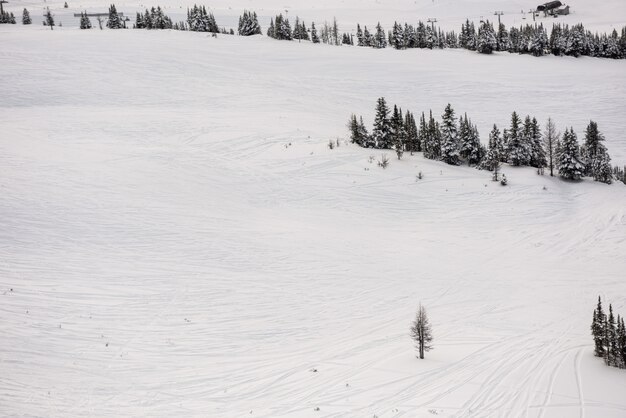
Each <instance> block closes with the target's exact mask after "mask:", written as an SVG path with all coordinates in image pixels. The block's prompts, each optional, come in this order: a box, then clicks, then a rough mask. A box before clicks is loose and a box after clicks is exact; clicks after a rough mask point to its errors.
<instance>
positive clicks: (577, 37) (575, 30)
mask: <svg viewBox="0 0 626 418" xmlns="http://www.w3.org/2000/svg"><path fill="white" fill-rule="evenodd" d="M584 48H585V31H584V28H583V26H582V25H575V26H574V27H572V29H571V30H570V31H569V36H568V38H567V44H566V47H565V54H567V55H571V56H574V57H579V56H581V55H582V54H583V52H584Z"/></svg>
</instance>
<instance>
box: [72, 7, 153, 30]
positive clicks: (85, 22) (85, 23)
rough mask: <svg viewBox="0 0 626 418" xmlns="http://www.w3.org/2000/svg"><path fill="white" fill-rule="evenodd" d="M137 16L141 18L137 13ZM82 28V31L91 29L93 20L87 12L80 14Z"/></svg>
mask: <svg viewBox="0 0 626 418" xmlns="http://www.w3.org/2000/svg"><path fill="white" fill-rule="evenodd" d="M137 16H141V15H140V14H139V13H137ZM80 28H81V29H91V20H89V16H87V12H86V11H85V12H81V13H80Z"/></svg>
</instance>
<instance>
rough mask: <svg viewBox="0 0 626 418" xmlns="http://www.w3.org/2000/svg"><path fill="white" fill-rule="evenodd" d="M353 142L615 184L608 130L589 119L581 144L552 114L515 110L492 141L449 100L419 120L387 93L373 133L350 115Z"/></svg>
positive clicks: (494, 168) (455, 162) (457, 161)
mask: <svg viewBox="0 0 626 418" xmlns="http://www.w3.org/2000/svg"><path fill="white" fill-rule="evenodd" d="M348 129H349V133H350V140H351V142H353V143H355V144H357V145H359V146H361V147H364V148H376V149H391V150H394V151H395V152H396V154H397V157H398V159H401V158H402V156H403V154H404V153H405V152H410V153H411V154H412V153H414V152H422V153H423V155H424V157H425V158H428V159H431V160H439V161H443V162H445V163H447V164H450V165H459V164H467V165H469V166H474V167H476V168H478V169H482V170H489V171H494V172H495V173H496V179H497V173H498V171H499V169H500V167H501V164H503V163H507V164H510V165H512V166H530V167H535V168H536V169H537V173H538V174H544V171H545V170H549V173H550V175H551V176H554V175H555V173H556V174H558V175H559V176H561V177H563V178H565V179H568V180H579V179H581V178H582V177H584V176H589V177H593V179H594V180H595V181H599V182H602V183H607V184H610V183H611V182H612V181H613V180H614V179H615V178H618V179H619V180H622V181H623V170H622V171H621V173H622V174H621V176H622V177H621V178H619V177H617V176H616V174H618V173H619V172H620V170H619V169H618V168H613V167H612V166H611V158H610V156H609V153H608V150H607V148H606V146H605V145H604V141H605V138H604V135H603V134H602V133H601V132H600V131H599V129H598V124H597V123H596V122H594V121H590V122H589V125H588V126H587V129H586V131H585V136H584V141H583V144H582V145H581V146H579V144H578V138H577V135H576V133H575V132H574V129H573V128H571V127H569V128H566V129H565V130H564V132H563V134H562V135H561V134H560V133H559V132H558V131H557V128H556V125H555V123H554V121H553V120H552V119H551V118H549V119H548V121H547V123H546V125H545V128H544V129H542V128H541V126H540V125H539V122H538V121H537V118H535V117H531V116H526V117H525V118H524V119H523V120H522V118H521V117H520V116H519V115H518V114H517V112H513V113H512V114H511V121H510V125H509V127H508V128H506V129H504V130H503V131H501V130H500V129H499V128H498V126H497V125H495V124H494V125H493V128H492V130H491V132H490V133H489V141H488V146H484V145H483V144H482V143H481V140H480V134H479V132H478V128H477V127H476V125H474V124H473V123H472V120H471V119H470V118H469V117H468V116H467V114H463V115H461V116H460V117H458V118H457V116H456V114H455V111H454V109H453V108H452V106H451V105H450V104H448V105H447V106H446V108H445V109H444V112H443V114H442V116H441V119H440V120H437V119H436V118H435V117H434V116H433V112H432V110H431V111H429V113H428V116H427V115H426V114H425V113H424V112H422V114H421V116H420V118H419V123H417V122H416V119H415V116H414V115H413V113H411V112H410V111H407V112H404V114H403V111H402V109H401V108H400V107H398V106H397V105H394V106H393V110H391V108H390V106H389V105H388V104H387V101H386V100H385V98H384V97H381V98H379V99H378V100H377V102H376V112H375V118H374V125H373V128H372V132H371V134H370V133H369V131H368V129H367V127H366V126H365V123H364V122H363V117H357V116H356V115H355V114H353V115H351V117H350V120H349V122H348Z"/></svg>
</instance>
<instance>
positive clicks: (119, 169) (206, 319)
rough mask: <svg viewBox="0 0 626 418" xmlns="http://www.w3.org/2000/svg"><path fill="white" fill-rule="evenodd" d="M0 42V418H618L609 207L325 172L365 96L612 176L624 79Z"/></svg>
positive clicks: (587, 198)
mask: <svg viewBox="0 0 626 418" xmlns="http://www.w3.org/2000/svg"><path fill="white" fill-rule="evenodd" d="M0 31H1V32H0V33H1V34H2V36H3V37H4V38H6V39H7V42H6V43H5V47H4V49H3V52H2V55H0V64H2V65H1V66H0V76H2V77H1V78H2V80H3V84H2V85H1V86H0V97H2V100H1V101H0V107H1V108H2V110H4V112H3V113H4V114H5V115H10V118H5V119H4V120H3V121H2V123H1V124H2V132H3V133H2V136H1V138H0V332H1V333H2V338H1V339H0V415H3V416H24V415H25V416H52V417H54V416H59V417H61V416H63V417H65V416H138V415H142V416H180V415H185V416H220V417H227V416H233V417H240V416H255V417H276V416H313V417H320V416H324V417H352V416H370V417H371V416H374V415H377V416H379V417H415V416H417V417H430V416H434V415H435V414H437V416H450V417H487V416H489V417H492V416H498V417H547V418H549V417H559V416H581V417H585V418H590V417H620V416H624V415H625V414H626V400H624V399H623V388H624V387H625V386H626V374H624V373H623V371H618V370H613V369H609V368H607V367H605V366H604V365H603V364H602V362H601V361H600V360H599V359H596V358H594V357H593V354H592V350H591V348H590V347H591V345H592V344H591V338H590V336H589V322H590V312H591V310H592V309H593V306H594V303H595V300H596V297H597V295H598V294H600V295H602V297H603V298H604V299H605V300H608V301H610V302H611V303H613V306H614V308H615V311H616V312H621V313H626V298H625V296H624V295H626V292H625V290H626V287H625V286H626V284H625V283H624V271H626V261H625V259H624V257H623V254H624V250H625V249H626V240H625V238H624V237H625V236H626V222H625V221H624V220H625V219H626V218H625V216H626V211H625V209H624V208H626V188H625V187H623V186H622V185H618V184H615V185H612V186H606V185H601V184H597V183H593V182H591V181H589V180H586V181H584V182H583V183H580V184H571V183H567V182H563V181H561V180H559V179H557V178H550V177H549V176H543V177H539V176H537V175H536V174H535V173H534V171H533V170H532V169H529V168H511V167H506V168H505V170H504V171H505V172H506V174H507V177H508V178H509V180H510V185H509V186H507V187H501V186H499V185H498V184H494V183H492V182H491V181H489V177H490V174H489V173H486V172H481V171H478V170H475V169H471V168H467V167H450V166H446V165H443V164H440V163H437V162H432V161H427V160H424V159H423V158H422V157H421V155H414V156H409V155H407V156H406V157H405V158H404V159H403V160H402V161H397V160H395V159H393V160H392V162H391V165H390V167H389V168H388V169H387V170H381V169H379V168H378V167H376V164H375V163H373V164H371V163H369V162H368V158H369V156H370V155H374V156H375V157H376V158H378V157H379V156H380V154H381V151H373V150H363V149H359V148H357V147H354V146H351V145H348V144H346V143H343V142H342V144H341V146H340V147H339V148H337V149H335V150H332V151H331V150H329V149H328V147H327V142H328V140H329V139H334V138H336V137H338V136H341V137H343V136H345V126H344V125H345V121H346V120H347V117H348V116H349V114H350V112H352V111H354V112H358V113H363V114H364V115H365V116H366V118H367V119H368V120H369V121H371V119H372V115H371V112H372V108H373V105H374V103H375V99H376V98H377V97H378V96H380V95H387V96H389V97H388V98H389V99H390V101H391V102H397V103H401V104H402V105H403V107H404V108H409V109H412V110H414V111H416V112H417V111H421V110H427V109H428V106H433V107H434V106H437V107H436V108H435V109H434V110H435V113H438V112H440V110H442V109H443V105H445V103H447V101H452V102H453V103H454V105H455V108H456V109H457V110H458V111H465V110H467V111H468V112H469V115H470V116H471V117H472V118H473V119H474V120H475V121H476V122H477V123H479V126H480V128H481V133H482V135H483V139H484V138H485V137H486V134H487V132H488V128H489V125H490V124H491V123H493V122H495V121H498V122H499V123H500V127H501V128H502V127H503V126H502V124H504V123H506V121H507V120H508V114H509V112H510V111H511V110H513V109H516V108H517V110H519V111H520V112H521V113H522V114H526V113H527V112H530V111H531V110H536V112H533V113H534V114H536V115H537V116H544V115H547V114H552V116H553V117H554V118H555V119H556V120H557V122H558V123H559V125H560V126H561V125H563V124H565V123H573V124H575V127H576V129H577V131H578V133H579V139H580V138H581V137H582V128H583V127H584V125H585V124H586V123H587V120H588V118H590V117H593V118H594V119H599V123H600V128H601V129H602V130H603V132H605V133H606V135H607V145H608V147H609V150H610V151H611V153H612V155H613V156H614V159H617V160H619V158H622V159H623V158H624V157H625V156H626V149H625V145H626V142H624V138H623V136H620V135H619V133H620V132H622V131H623V128H624V127H623V121H622V117H621V115H623V114H624V113H626V108H625V105H624V102H623V96H624V85H626V72H625V71H623V70H624V68H625V67H624V62H612V61H599V60H591V59H581V60H576V62H574V61H575V60H573V59H569V58H563V59H552V58H546V59H545V60H543V59H535V58H532V57H518V56H508V55H497V56H495V57H481V56H477V55H475V54H471V53H467V52H465V51H415V53H413V52H407V51H404V52H400V53H398V52H396V51H391V50H386V51H373V50H347V51H345V50H344V51H343V52H342V51H341V49H340V48H328V47H325V48H324V47H323V48H319V49H317V50H316V52H315V59H312V57H311V55H310V54H313V52H312V50H311V46H310V45H304V44H303V45H295V44H283V43H280V42H272V41H269V40H266V39H239V38H229V37H220V38H218V39H217V40H214V39H211V38H208V37H206V36H203V35H199V34H190V33H171V32H170V33H168V32H139V33H135V32H129V31H127V32H125V33H112V32H110V31H104V32H99V31H93V32H91V33H82V32H79V31H70V30H67V31H61V30H60V31H54V33H53V34H51V33H49V32H47V31H43V30H39V29H37V28H33V29H32V30H22V29H19V30H8V29H5V28H0ZM76 51H83V52H82V53H81V54H77V52H76ZM138 51H141V53H138ZM268 57H269V58H268ZM491 58H493V59H494V60H498V61H497V62H498V64H497V65H496V67H495V68H496V71H493V69H491V70H488V69H486V67H488V66H487V65H486V63H487V61H486V60H489V59H491ZM415 62H418V63H421V65H418V66H416V65H415ZM279 64H280V65H279ZM460 65H463V66H465V67H467V68H471V69H472V72H471V73H468V74H466V75H465V76H458V75H456V74H457V72H458V71H459V70H458V66H460ZM531 68H532V70H530V69H531ZM439 70H441V71H443V70H445V71H444V72H445V74H446V76H445V77H444V76H442V75H441V74H440V73H439ZM547 70H550V71H555V72H557V73H559V74H560V75H561V77H562V80H560V81H554V80H548V81H545V80H543V79H542V77H541V76H538V75H536V73H534V72H531V71H538V72H541V71H547ZM272 71H273V73H272ZM446 77H449V78H448V79H446ZM522 77H528V80H520V79H521V78H522ZM485 80H488V82H487V81H485ZM590 80H593V81H594V82H595V85H594V86H593V87H590V86H589V85H588V83H589V82H590ZM491 83H492V84H491ZM572 84H575V85H579V86H580V89H579V90H578V91H577V92H576V93H575V94H574V93H572V92H569V91H567V88H568V87H567V86H569V85H572ZM493 86H496V87H498V88H506V95H505V96H502V95H496V94H495V93H494V91H493ZM481 91H482V92H484V94H483V95H482V97H481V94H479V93H480V92H481ZM138 92H141V93H138ZM484 96H487V97H484ZM575 96H576V97H578V99H579V101H572V98H573V97H575ZM546 97H550V100H545V98H546ZM555 98H559V104H560V107H559V108H557V109H555V107H554V102H555ZM496 99H497V100H496ZM581 102H585V103H589V105H588V106H582V105H581V104H580V103H581ZM388 154H389V155H390V156H392V152H388ZM419 171H422V172H423V173H424V178H423V180H420V181H416V174H417V173H418V172H419ZM544 186H545V189H544ZM10 289H13V291H11V290H10ZM419 301H421V302H422V303H424V304H425V305H426V307H427V308H428V310H429V314H430V316H431V320H432V322H433V328H434V334H435V350H434V351H432V352H430V353H428V355H427V359H426V360H423V361H420V360H417V359H416V358H415V352H414V349H413V347H412V342H411V341H410V340H409V338H408V328H409V325H410V322H411V319H412V316H413V314H414V310H415V308H416V306H417V304H418V302H419ZM313 370H317V371H316V372H314V371H313ZM318 407H319V408H320V410H319V411H316V410H315V408H318Z"/></svg>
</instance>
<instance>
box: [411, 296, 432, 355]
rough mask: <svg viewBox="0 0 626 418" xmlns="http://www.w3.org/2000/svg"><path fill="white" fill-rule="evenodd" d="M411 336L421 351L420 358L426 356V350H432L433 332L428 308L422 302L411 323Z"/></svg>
mask: <svg viewBox="0 0 626 418" xmlns="http://www.w3.org/2000/svg"><path fill="white" fill-rule="evenodd" d="M411 338H412V339H413V341H415V348H417V350H418V351H419V358H421V359H423V358H424V352H425V351H430V350H432V348H433V346H432V344H431V343H432V341H433V333H432V329H431V327H430V321H429V320H428V315H427V314H426V309H425V308H424V307H423V306H422V304H421V303H420V305H419V307H418V309H417V314H416V315H415V320H414V321H413V325H411Z"/></svg>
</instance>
